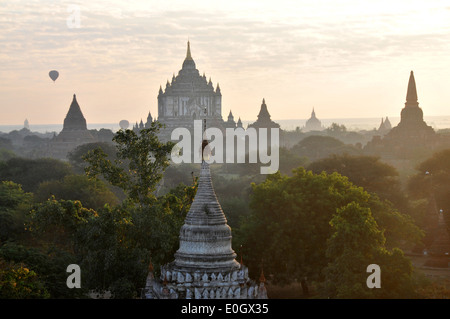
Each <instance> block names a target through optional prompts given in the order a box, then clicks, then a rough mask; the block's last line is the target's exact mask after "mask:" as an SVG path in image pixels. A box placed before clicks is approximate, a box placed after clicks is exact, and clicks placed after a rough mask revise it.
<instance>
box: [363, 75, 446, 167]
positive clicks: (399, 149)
mask: <svg viewBox="0 0 450 319" xmlns="http://www.w3.org/2000/svg"><path fill="white" fill-rule="evenodd" d="M400 115H401V119H400V123H399V124H398V125H397V126H395V127H393V128H392V129H390V130H389V131H388V132H387V130H384V132H382V131H381V130H379V132H380V133H381V135H383V133H386V134H385V135H384V137H383V138H381V136H375V137H374V138H373V139H372V141H370V142H368V143H367V145H366V146H365V148H364V150H365V152H366V153H369V154H378V155H382V156H387V157H396V158H409V157H411V156H416V154H427V153H428V152H429V151H432V150H433V149H436V147H437V146H438V144H439V142H440V141H439V138H438V136H437V135H436V133H435V131H434V130H433V128H432V127H431V126H429V125H427V123H425V121H424V119H423V111H422V109H421V108H420V107H419V102H418V98H417V89H416V81H415V79H414V72H413V71H411V73H410V76H409V81H408V89H407V93H406V102H405V106H404V108H403V109H402V110H401V113H400ZM386 122H387V123H386ZM383 124H384V128H386V125H390V122H388V120H387V118H386V121H385V122H384V123H383ZM380 128H382V129H383V127H380Z"/></svg>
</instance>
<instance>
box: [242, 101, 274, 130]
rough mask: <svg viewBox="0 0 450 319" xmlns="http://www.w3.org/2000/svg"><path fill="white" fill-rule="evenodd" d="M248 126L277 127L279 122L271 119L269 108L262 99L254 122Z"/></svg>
mask: <svg viewBox="0 0 450 319" xmlns="http://www.w3.org/2000/svg"><path fill="white" fill-rule="evenodd" d="M248 127H254V128H279V127H280V124H278V123H275V122H274V121H272V120H271V118H270V114H269V110H268V109H267V105H266V100H265V99H263V100H262V103H261V109H260V110H259V114H258V119H257V120H256V122H253V123H252V124H249V125H248Z"/></svg>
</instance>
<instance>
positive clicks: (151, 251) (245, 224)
mask: <svg viewBox="0 0 450 319" xmlns="http://www.w3.org/2000/svg"><path fill="white" fill-rule="evenodd" d="M158 129H159V125H157V124H156V123H154V124H153V125H152V127H150V128H148V129H144V130H141V131H140V133H136V132H133V131H131V130H125V131H123V130H121V131H119V132H117V133H116V134H115V136H114V138H113V141H114V144H108V143H92V144H87V145H83V146H81V147H79V148H77V149H75V150H74V151H73V152H72V153H71V154H70V155H69V162H62V161H58V160H54V159H47V158H41V159H25V158H21V157H18V156H16V155H15V154H14V153H12V152H11V150H10V149H11V148H10V146H11V145H10V144H8V142H9V141H8V140H5V139H4V140H0V143H2V144H0V146H2V147H3V148H0V150H3V151H1V152H0V181H1V182H0V298H19V299H22V298H87V296H88V292H90V291H97V292H100V293H101V292H105V291H110V292H111V293H112V295H113V297H114V298H136V297H139V294H140V289H141V288H143V287H144V284H145V279H146V276H147V273H148V267H149V264H150V261H151V262H152V264H153V265H154V269H155V272H156V274H155V275H158V271H159V267H160V266H161V265H163V264H165V263H168V262H171V261H172V260H173V255H174V253H175V252H176V250H177V249H178V244H179V237H178V236H179V230H180V227H181V226H182V224H183V222H184V219H185V216H186V214H187V212H188V211H189V208H190V205H191V203H192V201H193V198H194V196H195V193H196V189H197V177H196V175H197V174H198V171H199V165H198V164H179V165H169V161H168V158H169V155H170V151H171V148H172V146H173V143H170V142H169V143H162V142H160V141H159V140H158V138H157V137H156V133H157V132H158ZM350 133H351V132H347V130H346V129H345V127H342V126H339V125H334V126H332V127H331V128H330V129H329V130H328V131H325V132H323V135H322V136H314V135H307V134H304V133H299V136H300V135H301V139H300V140H299V141H298V142H297V143H295V145H294V146H293V147H292V148H281V149H280V170H279V172H278V173H276V174H272V175H268V176H265V175H261V174H260V173H259V164H222V165H219V164H213V165H211V173H212V179H213V184H214V188H215V191H216V194H217V197H218V199H219V202H220V204H221V206H222V208H223V210H224V212H225V214H226V217H227V219H228V224H229V225H230V226H231V227H232V229H233V247H234V249H235V250H236V252H237V253H238V254H239V255H241V254H242V258H243V261H244V264H246V265H247V266H248V267H249V270H250V276H251V277H253V278H255V279H257V278H258V277H259V275H260V273H261V270H264V274H265V276H266V278H267V279H268V285H269V287H270V286H271V285H273V286H277V287H283V285H285V284H290V285H292V284H294V285H299V286H298V287H299V288H297V289H298V290H299V291H297V292H296V294H295V295H296V296H301V297H302V298H417V297H418V298H427V297H431V298H433V297H434V296H437V295H439V296H445V295H446V294H447V295H448V290H445V287H444V288H443V287H442V286H439V285H437V286H436V285H435V284H434V283H430V282H429V281H427V280H423V279H421V278H420V277H418V275H417V272H416V271H415V270H414V267H413V266H412V264H411V261H410V259H409V257H408V255H407V254H406V253H405V252H407V251H412V250H414V251H419V252H420V251H421V249H422V248H424V247H426V246H427V245H428V244H429V242H431V239H432V232H431V231H430V229H431V228H430V227H429V226H430V225H432V222H431V221H430V214H429V213H428V212H429V208H430V205H431V204H433V203H436V205H435V206H436V207H438V208H439V209H442V210H443V213H444V214H445V218H446V220H447V222H449V218H448V216H449V215H448V213H447V212H448V211H450V202H449V198H450V186H449V185H450V183H449V182H450V167H449V163H450V151H449V150H444V151H441V152H439V153H436V154H435V155H434V156H431V157H430V158H429V159H428V160H426V161H424V162H423V163H421V164H420V165H418V166H417V171H416V174H415V175H413V176H411V177H409V178H408V180H407V181H405V180H402V178H404V177H402V176H399V174H398V170H397V169H396V168H394V167H393V166H391V165H388V164H387V163H385V162H384V161H383V160H382V159H380V158H378V157H372V156H365V155H363V154H362V152H361V148H360V147H357V146H354V145H351V144H346V142H345V141H344V139H347V140H350V139H352V138H354V139H359V138H360V136H353V135H351V134H350ZM332 134H334V135H333V136H335V137H336V138H335V137H333V136H332ZM337 137H339V138H337ZM292 140H294V138H292ZM426 172H428V174H426ZM403 185H407V187H406V192H405V189H404V187H403ZM449 225H450V223H449ZM241 247H242V249H241ZM239 257H241V256H239ZM69 264H78V265H80V267H81V269H82V277H81V278H82V285H81V287H82V289H69V288H67V286H66V279H67V276H68V273H67V272H66V268H67V266H68V265H69ZM369 264H378V265H379V266H380V268H381V269H382V286H381V287H382V288H381V289H368V288H367V286H366V279H367V277H368V275H369V274H368V273H367V271H366V267H367V266H368V265H369ZM295 287H297V286H295ZM300 291H301V293H300ZM269 297H270V294H269Z"/></svg>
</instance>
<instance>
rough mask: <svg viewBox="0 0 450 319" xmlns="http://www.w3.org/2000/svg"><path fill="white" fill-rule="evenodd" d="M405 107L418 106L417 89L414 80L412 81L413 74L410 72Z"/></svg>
mask: <svg viewBox="0 0 450 319" xmlns="http://www.w3.org/2000/svg"><path fill="white" fill-rule="evenodd" d="M405 106H408V107H409V106H419V103H418V102H417V89H416V80H415V79H414V72H413V71H411V73H410V75H409V82H408V91H407V93H406V103H405Z"/></svg>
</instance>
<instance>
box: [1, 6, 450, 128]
mask: <svg viewBox="0 0 450 319" xmlns="http://www.w3.org/2000/svg"><path fill="white" fill-rule="evenodd" d="M74 7H75V8H78V9H79V13H80V14H79V18H80V20H79V22H80V23H79V28H78V27H75V28H74V27H70V25H69V24H68V19H69V21H72V22H73V21H74V20H70V18H71V17H72V16H71V15H72V14H73V13H74V12H73V11H70V10H71V8H72V9H73V8H74ZM72 26H73V25H72ZM0 30H1V31H0V46H1V50H0V125H1V124H3V125H4V124H20V123H23V121H24V120H25V118H27V119H28V120H29V121H30V124H53V123H55V124H58V123H62V122H63V119H64V117H65V115H66V113H67V110H68V108H69V105H70V103H71V100H72V95H73V94H74V93H75V94H77V99H78V102H79V104H80V106H81V109H82V111H83V113H84V115H85V117H86V119H87V121H88V123H118V122H119V121H120V120H122V119H127V120H129V121H130V122H131V123H134V122H135V121H140V119H141V118H142V119H144V120H145V118H146V117H147V114H148V112H149V111H150V112H151V113H152V115H153V116H154V117H156V116H157V99H156V97H157V94H158V90H159V86H160V85H162V86H163V87H164V85H165V83H166V81H167V80H168V79H169V80H170V79H171V78H172V75H173V74H175V75H176V74H177V73H178V71H179V70H180V68H181V65H182V62H183V60H184V57H185V54H186V42H187V40H188V39H189V40H190V42H191V50H192V55H193V58H194V60H195V62H196V65H197V68H198V69H199V71H200V73H203V72H204V73H205V74H206V76H207V78H209V77H211V80H212V81H213V83H214V86H215V85H216V84H217V83H219V84H220V88H221V92H222V95H223V103H222V115H223V117H224V118H226V116H227V115H228V112H229V111H230V110H232V112H233V115H234V116H235V118H237V117H241V118H242V119H243V120H253V119H256V116H257V114H258V112H259V108H260V104H261V101H262V99H263V98H265V100H266V103H267V106H268V108H269V112H270V113H271V115H272V119H274V120H277V119H297V118H298V119H304V118H308V117H309V116H310V113H311V110H312V108H313V107H314V108H315V110H316V114H317V116H318V117H319V118H353V117H354V118H358V117H377V118H381V117H383V116H399V114H400V110H401V108H402V107H403V105H404V102H405V97H406V87H407V83H408V78H409V72H410V71H411V70H414V74H415V78H416V84H417V90H418V96H419V103H420V106H421V107H422V108H423V111H424V114H425V115H428V116H430V115H449V114H450V109H449V108H450V90H449V89H448V86H449V84H450V72H449V70H450V3H449V2H448V1H438V0H430V1H423V0H421V1H412V0H408V1H406V0H395V1H392V0H390V1H385V0H382V1H372V0H370V1H356V0H345V1H331V0H319V1H317V0H316V1H299V0H294V1H288V0H278V1H236V0H232V1H199V0H198V1H172V0H167V1H148V0H145V1H144V0H143V1H137V0H134V1H133V0H130V1H84V0H79V1H54V0H53V1H49V0H47V1H45V0H41V1H25V0H16V1H6V2H2V3H1V4H0ZM53 69H56V70H58V71H59V72H60V77H59V78H58V80H57V81H56V82H55V83H53V82H52V81H51V79H50V78H49V77H48V72H49V71H50V70H53Z"/></svg>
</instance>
